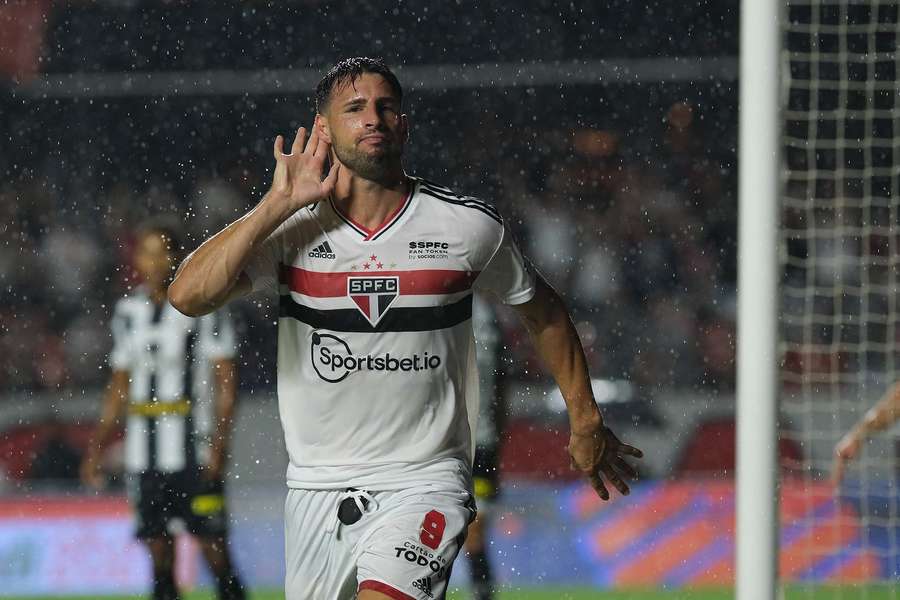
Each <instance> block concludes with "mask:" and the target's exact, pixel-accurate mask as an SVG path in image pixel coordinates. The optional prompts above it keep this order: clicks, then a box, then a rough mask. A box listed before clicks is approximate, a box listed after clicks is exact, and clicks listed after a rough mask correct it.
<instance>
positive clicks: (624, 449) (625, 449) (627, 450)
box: [616, 444, 644, 458]
mask: <svg viewBox="0 0 900 600" xmlns="http://www.w3.org/2000/svg"><path fill="white" fill-rule="evenodd" d="M616 452H617V453H618V454H627V455H629V456H633V457H635V458H644V453H643V452H642V451H641V450H640V448H635V447H634V446H629V445H628V444H619V447H618V448H616Z"/></svg>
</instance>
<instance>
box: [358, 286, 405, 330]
mask: <svg viewBox="0 0 900 600" xmlns="http://www.w3.org/2000/svg"><path fill="white" fill-rule="evenodd" d="M347 295H348V296H350V298H351V299H352V300H353V302H354V303H355V304H356V308H358V309H359V312H361V313H362V314H363V315H364V316H365V317H366V319H367V320H368V321H369V323H371V324H372V327H374V326H376V325H378V321H380V320H381V317H383V316H384V313H386V312H387V311H388V308H390V306H391V304H393V302H394V300H395V299H396V298H397V296H399V295H400V277H398V276H396V275H394V276H392V277H348V278H347Z"/></svg>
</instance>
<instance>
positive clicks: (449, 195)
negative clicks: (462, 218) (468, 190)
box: [422, 185, 500, 218]
mask: <svg viewBox="0 0 900 600" xmlns="http://www.w3.org/2000/svg"><path fill="white" fill-rule="evenodd" d="M422 187H424V188H425V189H426V190H428V191H429V192H432V194H434V195H436V196H437V197H438V198H441V199H442V200H446V201H447V202H464V203H466V204H476V205H478V206H480V207H481V208H484V209H486V210H489V211H491V212H492V213H494V214H495V215H496V216H497V217H498V218H499V217H500V213H499V212H498V211H497V209H496V208H494V207H493V206H491V205H490V204H489V203H487V202H485V201H484V200H481V199H479V198H475V197H474V196H460V195H459V194H457V193H456V192H448V191H444V190H441V189H438V188H435V187H434V186H430V185H423V186H422Z"/></svg>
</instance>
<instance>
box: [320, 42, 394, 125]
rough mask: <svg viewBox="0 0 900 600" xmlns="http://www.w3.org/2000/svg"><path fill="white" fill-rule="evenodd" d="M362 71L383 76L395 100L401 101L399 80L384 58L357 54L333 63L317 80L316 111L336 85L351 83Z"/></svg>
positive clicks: (321, 106)
mask: <svg viewBox="0 0 900 600" xmlns="http://www.w3.org/2000/svg"><path fill="white" fill-rule="evenodd" d="M363 73H375V74H376V75H381V76H382V77H384V78H385V80H386V81H387V82H388V84H389V85H390V86H391V89H393V91H394V93H395V94H397V100H399V101H400V102H401V103H402V102H403V88H402V87H401V86H400V80H398V79H397V76H396V75H394V73H393V71H391V69H390V67H388V66H387V64H386V63H385V62H384V59H383V58H369V57H367V56H357V57H355V58H345V59H344V60H342V61H341V62H339V63H338V64H336V65H334V66H333V67H331V68H330V69H329V70H328V72H327V73H325V76H324V77H322V80H321V81H319V85H317V86H316V112H319V113H321V112H322V111H323V110H324V109H325V105H326V104H328V98H329V97H330V96H331V91H332V90H333V89H334V88H335V87H336V86H337V85H340V84H342V83H345V82H349V83H351V84H352V83H353V82H354V81H356V80H357V79H359V77H360V75H362V74H363Z"/></svg>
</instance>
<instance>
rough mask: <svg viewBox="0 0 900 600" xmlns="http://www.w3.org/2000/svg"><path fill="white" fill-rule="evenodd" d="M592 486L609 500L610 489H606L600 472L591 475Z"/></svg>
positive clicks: (602, 496)
mask: <svg viewBox="0 0 900 600" xmlns="http://www.w3.org/2000/svg"><path fill="white" fill-rule="evenodd" d="M591 487H593V488H594V489H595V490H596V491H597V494H599V495H600V498H601V499H602V500H609V490H608V489H606V484H605V483H603V479H602V478H601V477H600V474H599V473H594V474H593V475H591Z"/></svg>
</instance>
